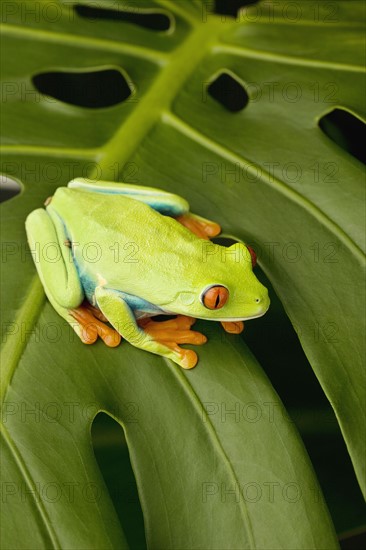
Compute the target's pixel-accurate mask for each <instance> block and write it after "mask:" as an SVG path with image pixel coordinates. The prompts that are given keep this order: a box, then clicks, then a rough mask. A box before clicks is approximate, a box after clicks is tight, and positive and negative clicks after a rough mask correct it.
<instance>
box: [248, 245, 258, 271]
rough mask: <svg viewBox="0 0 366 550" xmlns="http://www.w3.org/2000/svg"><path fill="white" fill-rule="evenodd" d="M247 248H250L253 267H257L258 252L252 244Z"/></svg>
mask: <svg viewBox="0 0 366 550" xmlns="http://www.w3.org/2000/svg"><path fill="white" fill-rule="evenodd" d="M247 249H248V250H249V252H250V255H251V257H252V267H255V266H256V265H257V254H256V253H255V252H254V250H253V248H252V247H251V246H247Z"/></svg>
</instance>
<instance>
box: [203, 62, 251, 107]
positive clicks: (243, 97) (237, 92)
mask: <svg viewBox="0 0 366 550" xmlns="http://www.w3.org/2000/svg"><path fill="white" fill-rule="evenodd" d="M207 91H208V93H209V95H210V96H211V97H213V99H215V100H216V101H218V102H219V103H221V105H222V106H223V107H225V109H227V110H228V111H231V112H232V113H237V112H238V111H241V110H242V109H244V107H246V105H247V104H248V101H249V96H248V93H247V91H246V90H245V88H244V86H243V84H242V83H241V82H240V81H239V80H237V79H236V78H235V77H234V76H233V75H232V74H230V73H228V72H226V71H222V72H221V73H220V74H219V75H218V76H217V77H216V78H215V80H214V81H213V82H211V84H210V85H209V86H208V88H207Z"/></svg>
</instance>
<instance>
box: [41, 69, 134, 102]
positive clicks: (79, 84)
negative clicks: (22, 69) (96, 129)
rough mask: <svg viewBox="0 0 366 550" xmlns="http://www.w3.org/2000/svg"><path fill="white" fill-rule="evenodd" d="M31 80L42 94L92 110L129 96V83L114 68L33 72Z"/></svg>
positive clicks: (130, 92) (130, 91) (123, 99)
mask: <svg viewBox="0 0 366 550" xmlns="http://www.w3.org/2000/svg"><path fill="white" fill-rule="evenodd" d="M32 82H33V85H34V86H35V87H36V88H37V90H38V91H39V92H40V93H41V94H44V95H48V96H50V97H53V98H55V99H58V100H59V101H63V102H64V103H69V104H71V105H76V106H78V107H88V108H92V109H99V108H103V107H111V106H113V105H117V104H118V103H121V102H122V101H125V100H126V99H128V98H129V97H130V96H131V95H132V90H131V87H130V85H129V83H128V82H127V80H126V78H125V77H124V76H123V74H122V73H121V72H120V71H118V70H117V69H102V70H93V71H80V72H76V71H75V72H71V71H70V72H66V71H57V72H56V71H54V72H51V71H50V72H46V73H40V74H37V75H35V76H34V77H33V79H32Z"/></svg>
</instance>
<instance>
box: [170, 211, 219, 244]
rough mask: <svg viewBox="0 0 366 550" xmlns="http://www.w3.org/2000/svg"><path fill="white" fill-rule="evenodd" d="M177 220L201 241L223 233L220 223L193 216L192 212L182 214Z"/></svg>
mask: <svg viewBox="0 0 366 550" xmlns="http://www.w3.org/2000/svg"><path fill="white" fill-rule="evenodd" d="M175 219H176V220H177V222H179V223H181V224H182V225H184V227H186V228H187V229H189V230H190V231H192V233H194V234H195V235H197V237H200V238H201V239H211V238H212V237H216V236H217V235H219V234H220V233H221V227H220V226H219V224H218V223H216V222H212V221H211V220H206V218H202V217H201V216H197V215H196V214H191V213H190V212H188V213H187V214H182V215H181V216H178V217H177V218H175Z"/></svg>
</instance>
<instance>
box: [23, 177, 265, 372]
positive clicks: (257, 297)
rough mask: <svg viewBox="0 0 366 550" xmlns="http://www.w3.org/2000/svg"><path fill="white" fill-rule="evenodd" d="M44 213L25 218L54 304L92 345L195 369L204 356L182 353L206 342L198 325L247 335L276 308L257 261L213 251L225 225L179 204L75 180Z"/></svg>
mask: <svg viewBox="0 0 366 550" xmlns="http://www.w3.org/2000/svg"><path fill="white" fill-rule="evenodd" d="M45 206H46V208H45V209H44V208H39V209H37V210H34V211H33V212H31V213H30V214H29V216H28V217H27V220H26V231H27V237H28V242H29V246H30V248H31V250H32V252H33V259H34V261H35V265H36V268H37V270H38V274H39V276H40V279H41V281H42V284H43V286H44V290H45V292H46V295H47V297H48V299H49V301H50V302H51V304H52V305H53V307H54V308H55V309H56V311H57V312H58V313H59V314H60V315H61V316H62V317H63V318H64V319H65V320H66V321H68V322H69V323H70V324H71V326H72V327H73V328H74V330H75V331H76V333H77V334H78V336H79V337H80V339H81V340H82V342H84V343H86V344H91V343H93V342H95V341H96V340H97V338H98V337H100V338H101V339H102V340H103V341H104V342H105V344H107V346H111V347H114V346H117V345H118V344H119V343H120V340H121V336H122V337H124V338H125V339H126V340H127V341H128V342H130V343H131V344H132V345H135V346H137V347H138V348H141V349H143V350H146V351H149V352H152V353H155V354H158V355H161V356H164V357H166V358H169V359H171V360H173V361H174V362H175V363H177V364H178V365H180V366H181V367H183V368H184V369H191V368H193V367H194V366H195V365H196V363H197V360H198V358H197V354H196V352H195V351H193V350H191V349H184V348H182V347H180V344H198V345H199V344H203V343H205V342H206V341H207V338H206V337H205V336H204V335H203V334H201V333H199V332H196V331H194V330H191V327H192V325H193V324H194V322H195V320H196V319H197V318H198V319H206V320H210V321H220V322H221V324H222V325H223V327H224V329H225V330H226V331H227V332H231V333H240V332H241V331H242V330H243V320H246V319H253V318H256V317H260V316H261V315H263V314H264V313H265V312H266V311H267V309H268V307H269V303H270V302H269V298H268V292H267V289H266V288H265V287H264V286H263V285H262V284H261V283H260V282H259V281H258V279H257V278H256V276H255V275H254V273H253V269H252V267H253V266H252V263H253V262H254V253H253V252H252V251H251V250H250V249H249V248H248V247H247V246H245V245H244V244H243V243H235V244H234V245H232V246H230V247H224V246H220V245H218V244H214V243H213V242H211V241H210V240H209V239H210V238H212V237H214V236H216V235H218V234H219V233H220V232H221V228H220V226H219V225H218V224H217V223H214V222H212V221H210V220H207V219H205V218H202V217H200V216H197V215H195V214H192V213H191V212H190V211H189V205H188V203H187V201H186V200H185V199H183V198H182V197H180V196H178V195H174V194H171V193H168V192H165V191H162V190H159V189H155V188H152V187H141V186H137V185H130V184H123V183H114V182H103V181H99V182H94V181H91V180H87V179H85V178H76V179H74V180H72V181H71V182H69V184H68V186H67V187H59V188H58V189H57V190H56V192H55V194H54V195H53V196H52V197H50V198H48V199H47V201H46V202H45ZM157 315H169V316H176V317H175V318H170V319H168V320H165V321H156V320H154V319H153V317H154V316H157ZM107 323H108V324H107Z"/></svg>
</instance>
